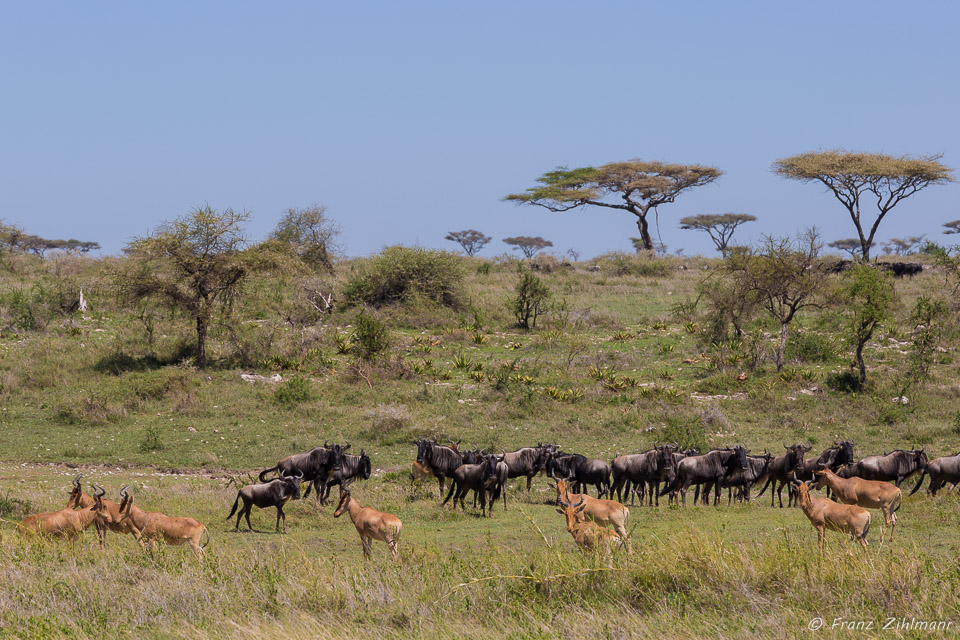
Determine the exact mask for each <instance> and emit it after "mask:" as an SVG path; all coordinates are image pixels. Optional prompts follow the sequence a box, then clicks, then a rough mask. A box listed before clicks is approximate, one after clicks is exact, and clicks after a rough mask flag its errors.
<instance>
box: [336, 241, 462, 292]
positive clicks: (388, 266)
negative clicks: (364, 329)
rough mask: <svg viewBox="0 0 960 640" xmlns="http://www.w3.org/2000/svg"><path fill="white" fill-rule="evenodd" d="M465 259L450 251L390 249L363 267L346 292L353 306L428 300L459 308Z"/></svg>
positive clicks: (410, 248) (409, 248)
mask: <svg viewBox="0 0 960 640" xmlns="http://www.w3.org/2000/svg"><path fill="white" fill-rule="evenodd" d="M464 275H465V273H464V268H463V263H462V259H461V258H460V257H459V256H457V255H456V254H453V253H450V252H449V251H439V250H434V249H422V248H420V247H403V246H399V245H398V246H394V247H387V248H386V249H384V250H383V251H381V252H380V253H379V254H377V255H376V256H374V257H373V258H371V259H370V261H369V262H367V263H366V264H363V265H362V266H361V267H360V268H359V269H358V272H357V274H356V275H354V276H353V277H352V278H350V279H349V280H348V281H347V283H346V285H345V286H344V289H343V297H344V298H345V299H346V300H347V301H348V302H349V303H351V304H366V305H370V306H373V307H381V306H384V305H389V304H396V303H404V302H409V301H413V300H416V299H427V300H430V301H432V302H435V303H437V304H441V305H444V306H448V307H458V306H459V305H460V303H461V299H462V296H463V294H462V289H463V279H464Z"/></svg>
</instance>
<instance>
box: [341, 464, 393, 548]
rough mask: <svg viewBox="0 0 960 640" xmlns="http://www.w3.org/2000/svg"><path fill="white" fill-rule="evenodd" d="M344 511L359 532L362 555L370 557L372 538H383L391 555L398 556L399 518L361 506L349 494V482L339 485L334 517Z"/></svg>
mask: <svg viewBox="0 0 960 640" xmlns="http://www.w3.org/2000/svg"><path fill="white" fill-rule="evenodd" d="M344 511H346V512H347V513H349V514H350V519H351V520H352V521H353V526H355V527H356V528H357V533H358V534H360V544H361V545H362V546H363V557H364V558H369V557H370V550H371V548H372V547H373V540H383V541H384V542H386V543H387V546H388V547H390V553H392V554H393V557H394V558H396V557H398V551H397V545H398V544H399V543H400V529H401V528H402V527H403V524H402V523H401V522H400V518H398V517H397V516H395V515H393V514H392V513H383V512H382V511H377V510H376V509H373V508H371V507H364V506H361V505H360V503H359V502H357V501H356V500H354V499H353V497H352V496H351V495H350V483H349V482H345V483H343V484H341V485H340V504H339V505H337V510H336V511H334V512H333V517H334V518H339V517H340V516H341V515H343V512H344Z"/></svg>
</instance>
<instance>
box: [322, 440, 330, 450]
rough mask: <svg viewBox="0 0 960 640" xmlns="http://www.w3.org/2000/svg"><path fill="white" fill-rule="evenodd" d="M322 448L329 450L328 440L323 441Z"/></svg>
mask: <svg viewBox="0 0 960 640" xmlns="http://www.w3.org/2000/svg"><path fill="white" fill-rule="evenodd" d="M323 446H324V448H325V449H329V448H330V441H329V440H324V441H323Z"/></svg>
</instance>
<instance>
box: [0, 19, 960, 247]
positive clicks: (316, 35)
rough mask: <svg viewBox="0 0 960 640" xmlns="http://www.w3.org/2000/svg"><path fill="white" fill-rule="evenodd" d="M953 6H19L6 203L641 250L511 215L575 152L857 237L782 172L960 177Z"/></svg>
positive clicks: (906, 218) (921, 205)
mask: <svg viewBox="0 0 960 640" xmlns="http://www.w3.org/2000/svg"><path fill="white" fill-rule="evenodd" d="M958 25H960V5H957V4H956V3H951V2H925V3H906V2H836V1H829V2H827V1H823V2H804V3H789V4H787V3H779V2H710V3H695V2H656V3H654V2H647V3H640V2H596V3H582V2H576V3H574V2H558V1H556V0H554V1H549V2H534V1H524V2H516V1H513V2H484V3H461V2H430V3H427V2H357V3H315V2H309V3H308V2H283V3H264V2H155V3H144V2H96V3H81V2H75V1H70V2H19V3H12V2H11V3H5V4H4V5H3V7H2V13H0V65H2V67H0V70H2V100H0V119H2V123H3V125H2V129H0V131H2V134H0V150H2V151H0V218H2V219H3V220H4V221H6V222H12V223H15V224H18V225H20V226H23V227H25V228H26V229H27V230H28V231H29V232H31V233H35V234H38V235H41V236H44V237H54V238H69V237H75V238H79V239H81V240H95V241H99V242H100V243H101V244H102V245H103V247H104V251H105V252H106V253H115V252H118V251H119V250H120V249H121V248H122V247H123V245H124V244H125V243H126V241H128V240H129V239H130V238H131V237H132V236H135V235H139V234H144V233H146V232H148V231H150V230H151V229H152V228H154V227H155V226H156V225H157V224H158V223H159V222H161V221H163V220H168V219H172V218H175V217H177V216H178V215H181V214H184V213H187V212H189V211H190V209H192V208H193V207H195V206H197V205H200V204H203V203H205V202H208V203H209V204H210V205H211V206H213V207H215V208H218V209H220V208H226V207H233V208H235V209H238V208H246V209H248V210H250V211H251V212H252V213H253V216H254V222H253V224H252V227H251V229H250V234H251V236H252V237H253V238H254V239H257V238H260V237H263V236H264V235H265V234H266V233H268V232H269V230H270V229H272V228H273V226H274V225H275V224H276V221H277V220H278V218H279V216H280V215H281V213H282V211H283V210H284V209H286V208H288V207H302V206H307V205H310V204H311V203H322V204H325V205H327V206H328V208H329V211H330V213H331V214H332V215H333V217H334V218H336V219H337V220H338V221H339V222H340V224H341V226H342V228H343V232H344V237H343V240H344V246H345V249H346V252H347V253H348V254H349V255H365V254H368V253H371V252H374V251H377V250H378V249H379V248H380V247H382V246H384V245H388V244H395V243H404V244H414V243H416V244H420V245H422V246H428V247H443V248H448V249H453V248H455V246H454V245H453V244H452V243H450V242H447V241H444V240H443V236H444V235H445V234H446V232H448V231H451V230H460V229H469V228H475V229H479V230H481V231H484V232H485V233H487V234H488V235H491V236H493V237H494V238H496V242H493V243H491V244H490V245H488V247H487V248H486V249H485V250H484V254H485V255H495V254H497V253H501V252H503V251H506V250H508V247H507V246H506V245H503V244H502V243H501V242H499V240H500V239H501V238H504V237H506V236H510V235H542V236H544V237H546V238H548V239H551V240H553V241H554V243H555V244H556V248H557V249H558V250H559V251H561V252H562V251H566V250H567V249H568V248H570V247H575V248H576V249H578V250H579V251H580V252H581V253H582V254H583V255H584V256H591V255H595V254H597V253H600V252H602V251H606V250H611V249H621V250H629V249H630V243H629V239H628V238H629V237H630V236H635V235H637V233H636V227H635V224H634V219H633V217H632V216H630V215H629V214H626V213H624V212H615V211H606V210H601V211H598V210H594V209H586V210H579V211H574V212H570V213H564V214H554V213H550V212H547V211H545V210H541V209H538V208H534V207H518V206H517V205H514V204H508V203H505V202H502V201H501V200H500V198H501V197H502V196H504V195H506V194H508V193H511V192H517V191H522V190H523V189H525V188H526V187H528V186H532V185H533V183H534V180H535V179H536V178H537V177H538V176H539V175H540V174H541V173H543V172H544V171H547V170H550V169H552V168H553V167H555V166H558V165H567V166H571V167H573V166H583V165H589V164H600V163H604V162H609V161H615V160H626V159H630V158H636V157H639V158H644V159H651V160H665V161H671V162H690V163H703V164H710V165H714V166H717V167H719V168H721V169H723V170H724V171H725V172H726V175H725V176H724V177H723V178H722V179H721V180H720V181H719V182H717V183H715V184H714V185H711V186H708V187H704V188H701V189H700V190H698V191H694V192H691V193H689V194H687V195H684V196H681V198H680V199H679V200H678V202H677V203H675V204H673V205H668V206H664V207H662V208H661V211H660V233H661V236H662V238H663V241H664V242H665V243H666V244H667V245H668V247H669V248H670V249H671V250H673V249H676V248H679V247H684V248H685V249H686V253H687V254H691V253H696V252H704V253H712V245H710V244H709V240H708V239H707V238H706V236H703V235H701V234H699V233H696V232H692V231H681V230H679V229H678V228H677V221H678V220H679V218H680V217H681V216H683V215H691V214H696V213H721V212H727V211H733V212H744V213H752V214H754V215H756V216H757V217H758V218H759V219H760V220H759V222H757V223H753V224H752V225H749V226H747V227H744V228H743V229H742V231H743V238H742V239H744V240H746V239H750V238H752V239H757V238H759V236H760V235H761V234H763V233H774V234H784V233H792V232H794V231H796V230H797V229H798V228H800V227H803V226H807V225H811V224H816V225H817V226H819V227H821V228H822V229H823V230H824V234H825V237H826V238H827V239H828V240H830V239H836V238H838V237H849V236H852V235H854V233H853V227H852V224H851V223H850V221H849V219H848V218H845V217H844V216H845V215H846V214H845V212H844V210H843V209H841V208H840V206H839V205H838V204H837V203H836V202H835V201H834V200H833V198H832V197H831V196H829V195H827V194H826V193H824V192H823V190H822V189H821V188H819V187H817V186H815V185H803V184H799V183H793V182H789V181H785V180H783V179H780V178H777V177H775V176H774V175H772V174H771V173H770V170H769V168H770V163H771V162H772V161H773V160H775V159H777V158H780V157H784V156H787V155H792V154H794V153H799V152H803V151H808V150H815V149H827V148H835V147H841V148H847V149H856V150H865V151H877V152H885V153H893V154H900V153H923V154H926V153H944V154H945V156H944V162H946V163H947V164H948V165H949V166H952V167H954V168H957V169H960V135H958V124H957V113H958V105H960V83H958V82H957V77H958V76H957V74H958V72H957V68H958V63H960V44H958V43H960V39H958V38H957V36H956V33H957V26H958ZM958 195H960V184H951V185H947V186H941V187H933V188H931V189H929V190H927V191H925V192H923V193H921V194H919V195H917V196H915V197H913V198H911V199H910V200H908V201H906V202H905V203H904V204H902V205H901V206H900V207H899V208H898V209H897V210H895V211H894V213H893V214H891V218H890V219H889V221H888V222H886V223H885V224H884V225H883V226H882V227H881V230H880V236H881V238H882V239H886V238H889V237H891V236H902V235H908V234H909V235H918V234H920V233H926V234H928V235H929V237H931V238H933V239H935V240H938V241H941V242H943V241H944V240H948V238H946V237H945V236H942V235H940V231H941V229H940V225H941V224H942V223H943V222H946V221H948V220H954V219H957V218H960V207H958V206H957V200H958Z"/></svg>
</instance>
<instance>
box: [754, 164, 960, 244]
mask: <svg viewBox="0 0 960 640" xmlns="http://www.w3.org/2000/svg"><path fill="white" fill-rule="evenodd" d="M942 157H943V156H942V155H930V156H909V155H902V156H890V155H886V154H883V153H859V152H853V151H843V150H839V149H835V150H831V151H810V152H808V153H802V154H800V155H797V156H791V157H789V158H781V159H780V160H777V161H776V162H774V163H773V172H774V173H776V174H777V175H779V176H782V177H784V178H789V179H791V180H800V181H801V182H821V183H823V184H824V185H825V186H826V187H827V189H828V190H829V191H830V192H831V193H832V194H833V195H834V197H835V198H836V199H837V200H839V201H840V203H841V204H842V205H843V206H844V207H845V208H846V209H847V211H848V212H849V213H850V218H851V219H852V220H853V224H854V226H855V227H856V228H857V236H858V239H859V240H860V254H861V256H863V259H864V260H869V259H870V247H871V246H873V244H874V236H876V234H877V229H878V228H879V227H880V221H881V220H883V218H884V217H885V216H886V215H887V214H888V213H890V211H891V210H892V209H893V208H894V207H895V206H897V205H898V204H899V203H900V202H901V201H902V200H904V199H905V198H909V197H910V196H912V195H913V194H915V193H917V192H918V191H922V190H923V189H926V188H927V187H929V186H930V185H935V184H944V183H947V182H953V180H954V179H953V169H951V168H949V167H947V166H945V165H944V164H942V163H941V162H940V158H942ZM866 194H870V195H872V196H873V197H875V198H876V200H877V201H876V208H877V217H876V218H875V219H874V221H873V223H872V224H870V225H869V227H868V229H867V230H865V229H864V221H863V220H862V218H861V214H862V212H861V200H862V199H863V197H864V195H866ZM867 222H869V221H867Z"/></svg>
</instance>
